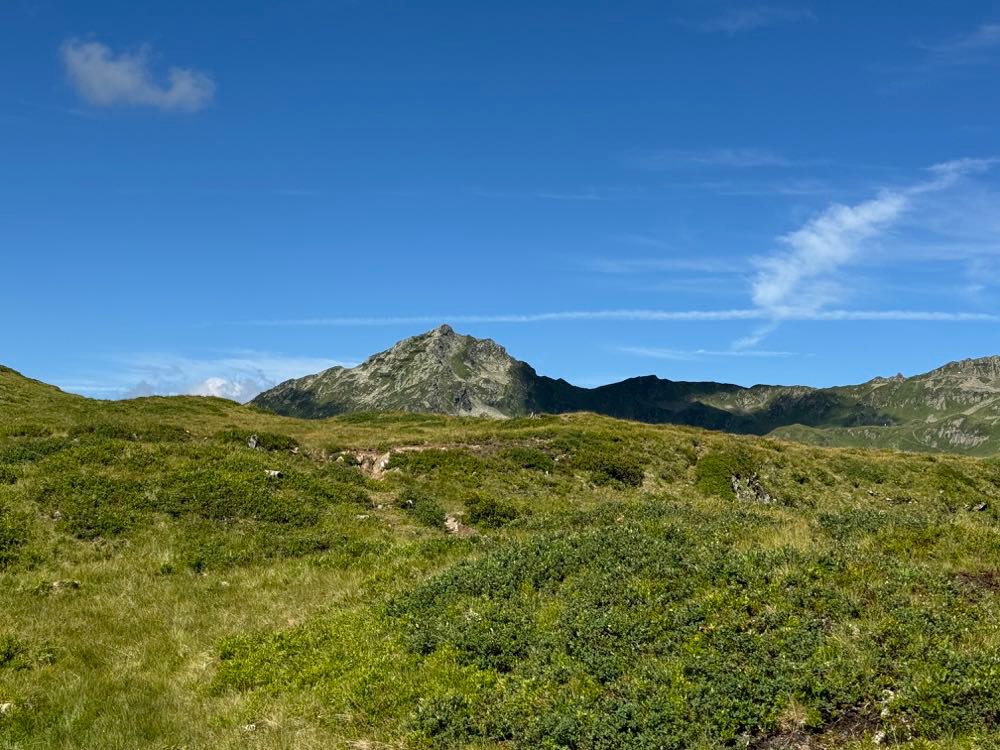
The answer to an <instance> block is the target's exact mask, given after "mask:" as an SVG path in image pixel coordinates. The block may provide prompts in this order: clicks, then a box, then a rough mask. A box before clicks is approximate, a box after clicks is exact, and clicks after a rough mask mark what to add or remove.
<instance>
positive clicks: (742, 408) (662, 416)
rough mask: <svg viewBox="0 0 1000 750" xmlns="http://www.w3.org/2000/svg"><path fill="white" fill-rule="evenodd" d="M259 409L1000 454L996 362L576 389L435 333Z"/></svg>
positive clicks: (285, 388)
mask: <svg viewBox="0 0 1000 750" xmlns="http://www.w3.org/2000/svg"><path fill="white" fill-rule="evenodd" d="M253 403H254V405H256V406H259V407H260V408H262V409H265V410H267V411H272V412H274V413H277V414H284V415H286V416H293V417H305V418H325V417H331V416H335V415H338V414H349V413H354V412H370V411H408V412H415V413H436V414H451V415H455V416H492V417H522V416H526V415H529V414H533V413H546V414H563V413H569V412H579V411H590V412H595V413H598V414H605V415H607V416H612V417H617V418H620V419H630V420H636V421H640V422H648V423H651V424H682V425H689V426H693V427H704V428H707V429H711V430H723V431H726V432H734V433H739V434H749V435H768V434H774V435H775V436H777V437H783V438H787V439H792V440H803V441H805V442H811V443H816V444H819V445H840V446H865V447H873V448H893V449H904V450H914V451H949V452H955V453H965V454H969V455H982V456H986V455H994V454H996V453H998V452H1000V357H986V358H983V359H976V360H964V361H962V362H953V363H951V364H949V365H946V366H944V367H941V368H939V369H937V370H934V371H932V372H929V373H925V374H923V375H917V376H915V377H912V378H904V377H902V376H901V375H899V376H896V377H893V378H875V379H873V380H871V381H869V382H867V383H862V384H861V385H854V386H844V387H837V388H808V387H804V386H775V385H755V386H753V387H750V388H744V387H741V386H737V385H729V384H726V383H713V382H696V383H691V382H679V381H671V380H664V379H661V378H658V377H656V376H653V375H649V376H645V377H638V378H630V379H628V380H624V381H622V382H620V383H612V384H609V385H605V386H601V387H599V388H579V387H577V386H574V385H572V384H570V383H567V382H566V381H565V380H554V379H552V378H549V377H545V376H542V375H539V374H538V373H536V372H535V370H534V369H533V368H532V367H531V366H530V365H528V364H527V363H525V362H521V361H519V360H516V359H514V358H513V357H511V356H510V355H509V354H507V352H506V351H505V350H504V349H503V347H501V346H500V345H499V344H497V343H496V342H494V341H491V340H488V339H476V338H473V337H472V336H463V335H460V334H457V333H455V331H454V330H452V329H451V327H450V326H440V327H438V328H435V329H434V330H433V331H428V332H427V333H425V334H421V335H419V336H414V337H412V338H409V339H404V340H403V341H400V342H399V343H397V344H396V345H395V346H393V347H392V348H391V349H389V350H387V351H384V352H380V353H379V354H375V355H373V356H372V357H370V358H369V359H368V360H367V361H365V362H364V363H362V364H361V365H359V366H357V367H354V368H344V367H335V368H332V369H330V370H326V371H325V372H321V373H317V374H315V375H309V376H306V377H304V378H299V379H297V380H289V381H287V382H285V383H282V384H280V385H278V386H276V387H275V388H272V389H271V390H269V391H266V392H264V393H262V394H260V395H259V396H258V397H257V398H256V399H254V401H253Z"/></svg>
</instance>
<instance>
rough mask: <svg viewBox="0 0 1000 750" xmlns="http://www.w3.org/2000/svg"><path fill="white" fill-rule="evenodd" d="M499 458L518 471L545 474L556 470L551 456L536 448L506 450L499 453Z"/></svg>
mask: <svg viewBox="0 0 1000 750" xmlns="http://www.w3.org/2000/svg"><path fill="white" fill-rule="evenodd" d="M500 458H502V459H503V460H505V461H509V462H510V463H512V464H514V465H515V466H517V467H518V468H520V469H529V470H531V471H547V472H548V471H555V469H556V462H555V460H554V459H553V458H552V456H550V455H549V454H548V453H546V452H545V451H542V450H539V449H538V448H525V447H516V448H508V449H507V450H505V451H502V452H501V453H500Z"/></svg>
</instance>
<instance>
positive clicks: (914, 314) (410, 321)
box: [234, 307, 1000, 328]
mask: <svg viewBox="0 0 1000 750" xmlns="http://www.w3.org/2000/svg"><path fill="white" fill-rule="evenodd" d="M772 317H773V314H772V312H771V311H769V310H765V309H763V308H759V307H758V308H736V309H729V310H567V311H560V312H543V313H500V314H494V315H409V316H388V317H340V318H290V319H275V320H250V321H241V322H237V323H234V325H249V326H276V327H282V326H291V327H332V328H364V327H375V326H414V325H430V326H434V325H440V324H441V323H468V324H475V323H510V324H529V323H566V322H581V321H582V322H586V321H623V322H712V321H732V320H750V321H753V320H762V321H766V320H770V319H771V318H772ZM783 320H800V321H852V320H853V321H926V322H942V323H949V322H951V323H957V322H1000V314H993V313H981V312H949V311H937V310H790V311H788V314H787V316H786V317H785V318H783Z"/></svg>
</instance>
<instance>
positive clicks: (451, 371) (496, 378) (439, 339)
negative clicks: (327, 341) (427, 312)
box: [253, 325, 537, 417]
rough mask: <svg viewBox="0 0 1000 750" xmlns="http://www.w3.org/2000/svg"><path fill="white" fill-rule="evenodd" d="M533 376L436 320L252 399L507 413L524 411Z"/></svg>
mask: <svg viewBox="0 0 1000 750" xmlns="http://www.w3.org/2000/svg"><path fill="white" fill-rule="evenodd" d="M536 378H537V375H536V374H535V372H534V370H532V369H531V368H530V367H529V366H528V365H526V364H525V363H524V362H519V361H518V360H516V359H514V358H513V357H511V356H510V355H509V354H507V352H506V350H505V349H504V348H503V347H502V346H500V345H499V344H497V343H496V342H495V341H492V340H490V339H477V338H474V337H472V336H462V335H460V334H458V333H455V331H454V330H453V329H452V328H451V326H448V325H442V326H439V327H438V328H435V329H434V330H433V331H428V332H427V333H425V334H422V335H420V336H414V337H413V338H408V339H405V340H403V341H400V342H399V343H398V344H396V345H395V346H393V347H392V348H391V349H389V350H387V351H384V352H380V353H379V354H376V355H374V356H372V357H369V358H368V359H367V360H366V361H365V362H363V363H362V364H360V365H358V366H357V367H351V368H345V367H333V368H330V369H329V370H324V371H323V372H320V373H317V374H316V375H309V376H307V377H304V378H299V379H297V380H289V381H287V382H285V383H282V384H280V385H279V386H277V387H276V388H273V389H271V390H269V391H267V392H265V393H262V394H261V395H260V396H258V397H257V398H256V399H254V401H253V404H254V405H256V406H259V407H261V408H263V409H267V410H269V411H273V412H276V413H279V414H285V415H290V416H297V417H330V416H334V415H337V414H344V413H347V412H358V411H410V412H434V413H438V414H453V415H465V416H492V417H506V416H512V415H517V414H522V413H525V412H526V411H530V407H529V405H528V404H529V400H530V398H529V394H528V391H529V390H530V387H531V385H532V383H533V382H534V380H535V379H536Z"/></svg>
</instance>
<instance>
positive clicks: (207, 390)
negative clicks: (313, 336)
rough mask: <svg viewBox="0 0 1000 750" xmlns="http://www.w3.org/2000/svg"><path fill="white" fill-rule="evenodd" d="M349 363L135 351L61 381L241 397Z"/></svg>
mask: <svg viewBox="0 0 1000 750" xmlns="http://www.w3.org/2000/svg"><path fill="white" fill-rule="evenodd" d="M353 364H354V363H353V362H342V361H336V360H330V359H325V358H320V357H286V356H282V355H280V354H272V353H268V352H255V351H237V352H231V353H228V354H225V355H222V356H215V357H206V358H203V359H198V358H195V357H184V356H179V355H174V354H164V353H140V354H128V355H122V356H116V357H111V358H109V362H108V365H107V366H106V367H105V368H103V370H102V371H100V372H95V373H89V374H88V375H87V377H86V378H74V379H73V382H72V383H69V382H67V383H65V384H62V386H63V387H64V388H65V389H66V390H71V391H75V392H79V393H83V394H85V395H92V396H99V397H101V398H137V397H139V396H154V395H161V396H174V395H193V396H217V397H219V398H228V399H231V400H233V401H239V402H241V403H242V402H246V401H249V400H250V399H252V398H253V397H254V396H256V395H257V394H258V393H260V392H261V391H264V390H267V389H268V388H271V387H272V386H274V385H276V384H278V383H280V382H282V381H284V380H288V379H290V378H297V377H302V376H303V375H311V374H313V373H316V372H320V371H322V370H326V369H328V368H330V367H335V366H337V365H342V366H352V365H353Z"/></svg>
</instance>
